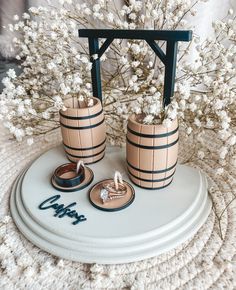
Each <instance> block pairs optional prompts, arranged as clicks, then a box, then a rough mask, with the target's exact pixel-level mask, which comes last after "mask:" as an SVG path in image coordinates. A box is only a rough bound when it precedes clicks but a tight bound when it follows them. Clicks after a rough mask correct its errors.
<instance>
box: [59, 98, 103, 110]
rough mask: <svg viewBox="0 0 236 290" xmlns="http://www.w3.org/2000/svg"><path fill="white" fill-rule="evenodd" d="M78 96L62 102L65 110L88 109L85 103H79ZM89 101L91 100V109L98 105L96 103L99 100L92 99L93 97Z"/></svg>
mask: <svg viewBox="0 0 236 290" xmlns="http://www.w3.org/2000/svg"><path fill="white" fill-rule="evenodd" d="M78 98H79V96H78V97H71V98H69V99H67V100H65V101H64V105H65V107H66V108H67V109H76V110H77V109H86V108H90V107H88V105H87V103H86V101H79V99H78ZM91 99H93V102H94V104H93V106H91V107H94V106H97V105H98V102H99V100H98V99H97V98H94V97H91Z"/></svg>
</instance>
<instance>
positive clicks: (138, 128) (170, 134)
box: [126, 115, 179, 189]
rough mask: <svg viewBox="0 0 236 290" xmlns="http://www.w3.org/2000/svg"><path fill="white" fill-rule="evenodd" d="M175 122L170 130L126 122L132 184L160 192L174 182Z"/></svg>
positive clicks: (176, 125)
mask: <svg viewBox="0 0 236 290" xmlns="http://www.w3.org/2000/svg"><path fill="white" fill-rule="evenodd" d="M178 140H179V132H178V121H177V119H175V120H174V121H173V122H172V125H171V127H170V128H166V127H164V126H163V125H144V124H141V123H138V122H137V121H136V120H135V115H132V116H130V118H129V120H128V128H127V139H126V158H127V167H128V173H129V177H130V179H131V181H132V182H133V183H134V184H136V185H138V186H139V187H142V188H146V189H161V188H164V187H166V186H168V185H169V184H170V183H171V182H172V179H173V175H174V173H175V167H176V164H177V158H178Z"/></svg>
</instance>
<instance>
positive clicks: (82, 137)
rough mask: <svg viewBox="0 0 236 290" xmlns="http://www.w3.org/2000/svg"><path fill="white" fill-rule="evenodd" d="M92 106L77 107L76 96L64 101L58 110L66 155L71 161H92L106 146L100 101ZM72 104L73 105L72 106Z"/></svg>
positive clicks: (96, 159)
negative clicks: (60, 109) (62, 107)
mask: <svg viewBox="0 0 236 290" xmlns="http://www.w3.org/2000/svg"><path fill="white" fill-rule="evenodd" d="M93 99H94V102H95V105H94V106H93V107H89V108H87V107H85V108H79V107H78V101H77V98H73V99H69V100H67V101H66V102H65V106H66V107H67V110H66V111H60V123H61V133H62V138H63V144H64V149H65V151H66V154H67V157H68V159H69V160H70V161H72V162H77V161H78V160H83V161H84V163H87V164H88V163H94V162H97V161H99V160H100V159H102V158H103V156H104V153H105V147H106V142H105V140H106V131H105V122H104V114H103V112H102V105H101V103H100V101H99V100H98V99H96V98H93ZM73 106H74V107H73Z"/></svg>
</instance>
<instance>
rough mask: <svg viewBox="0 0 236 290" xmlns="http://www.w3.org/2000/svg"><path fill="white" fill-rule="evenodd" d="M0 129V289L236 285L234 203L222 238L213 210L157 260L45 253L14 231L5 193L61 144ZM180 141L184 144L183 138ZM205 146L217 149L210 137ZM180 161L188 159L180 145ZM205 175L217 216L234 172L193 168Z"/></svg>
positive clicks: (206, 165)
mask: <svg viewBox="0 0 236 290" xmlns="http://www.w3.org/2000/svg"><path fill="white" fill-rule="evenodd" d="M8 138H9V136H8V135H7V134H6V133H5V131H4V130H2V129H0V174H1V175H0V176H1V179H0V194H1V195H0V289H1V290H5V289H6V290H11V289H12V290H13V289H29V290H32V289H33V290H34V289H36V290H38V289H55V288H56V289H58V290H60V289H63V290H64V289H104V288H106V289H121V288H124V289H139V290H140V289H155V290H156V289H164V290H168V289H191V290H192V289H196V290H201V289H214V290H216V289H227V290H230V289H234V287H236V265H235V263H236V261H235V259H236V250H235V241H236V218H235V217H236V204H235V203H232V204H231V206H229V207H228V209H227V210H226V211H225V212H224V214H223V217H222V222H221V228H222V233H223V237H222V239H221V238H220V235H219V224H218V221H217V219H216V217H215V214H214V211H212V212H211V214H210V216H209V217H208V219H207V222H206V223H205V224H204V225H203V226H202V228H201V229H200V230H199V231H198V233H197V234H196V235H195V236H194V237H193V238H192V239H189V240H188V241H187V242H185V243H184V244H182V245H181V246H179V247H178V248H176V249H173V250H171V251H169V252H167V253H165V254H162V255H160V256H158V257H155V258H152V259H147V260H144V261H141V262H135V263H131V264H124V265H109V266H106V265H97V264H94V265H88V264H82V263H76V262H70V261H66V260H63V259H59V258H56V257H54V256H51V255H50V254H47V253H45V252H44V251H42V250H40V249H39V248H37V247H36V246H34V245H32V244H31V243H30V242H29V241H27V240H26V239H25V238H24V236H23V235H22V234H20V233H19V231H18V230H17V228H16V226H15V225H14V223H13V221H12V219H11V215H10V213H9V192H10V187H11V185H12V183H13V181H14V180H15V178H16V176H17V175H18V174H19V173H20V172H21V170H22V169H23V168H24V167H25V166H26V165H27V164H28V163H29V162H30V161H32V160H33V159H34V158H35V157H36V156H38V155H39V154H41V153H42V152H44V151H45V150H47V149H49V148H51V147H53V146H55V145H57V144H58V143H59V142H60V135H59V134H58V132H54V133H52V134H51V135H50V136H47V137H46V140H44V139H45V138H44V137H39V138H38V139H37V140H36V142H35V144H33V145H32V146H31V147H29V146H27V145H26V144H25V143H22V144H19V143H17V142H15V141H13V140H9V139H8ZM182 143H184V140H183V138H182ZM206 145H209V146H217V144H216V141H215V139H214V136H211V135H209V136H207V138H206ZM184 148H185V150H184V154H183V151H182V150H181V152H180V153H181V154H180V159H181V160H185V159H187V158H188V156H190V155H191V144H190V145H189V147H188V146H187V143H186V144H185V145H184ZM192 166H197V167H200V168H202V170H203V171H204V172H206V173H207V175H208V178H209V181H210V182H211V184H212V185H213V187H214V189H215V191H214V193H213V199H214V203H215V205H216V212H217V213H218V214H220V213H221V212H222V210H223V209H224V207H225V205H226V204H227V203H228V202H229V201H230V200H231V199H232V188H235V186H236V179H235V178H236V172H235V168H230V169H229V171H228V172H227V174H226V177H227V178H228V180H226V178H225V179H222V178H219V177H216V176H215V168H216V166H217V164H216V162H215V161H213V160H208V161H207V162H202V161H199V162H198V163H197V164H192Z"/></svg>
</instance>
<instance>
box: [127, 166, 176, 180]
mask: <svg viewBox="0 0 236 290" xmlns="http://www.w3.org/2000/svg"><path fill="white" fill-rule="evenodd" d="M128 172H129V174H130V175H132V176H133V177H134V178H136V179H138V180H141V181H145V182H162V181H165V180H168V179H169V178H171V177H172V176H173V175H174V174H175V170H174V172H173V173H171V175H169V176H167V177H164V178H160V179H145V178H140V177H137V176H135V175H134V174H133V173H131V172H130V170H129V168H128Z"/></svg>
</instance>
